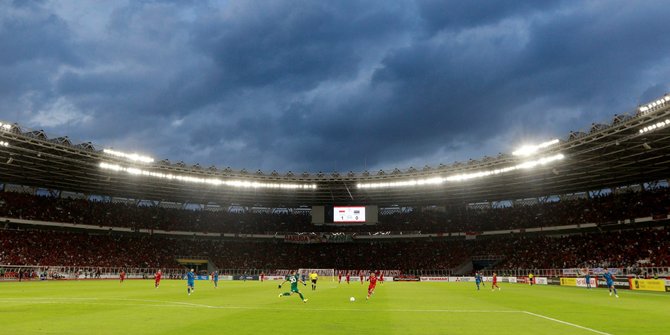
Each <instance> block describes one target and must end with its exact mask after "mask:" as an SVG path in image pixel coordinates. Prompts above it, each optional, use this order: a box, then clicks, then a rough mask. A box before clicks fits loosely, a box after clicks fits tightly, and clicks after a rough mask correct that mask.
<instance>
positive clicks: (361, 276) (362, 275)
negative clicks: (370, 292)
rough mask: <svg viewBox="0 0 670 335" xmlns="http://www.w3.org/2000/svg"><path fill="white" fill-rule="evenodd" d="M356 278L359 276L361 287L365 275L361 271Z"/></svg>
mask: <svg viewBox="0 0 670 335" xmlns="http://www.w3.org/2000/svg"><path fill="white" fill-rule="evenodd" d="M358 276H359V277H360V279H361V285H363V282H364V281H365V275H364V274H363V271H361V272H359V273H358Z"/></svg>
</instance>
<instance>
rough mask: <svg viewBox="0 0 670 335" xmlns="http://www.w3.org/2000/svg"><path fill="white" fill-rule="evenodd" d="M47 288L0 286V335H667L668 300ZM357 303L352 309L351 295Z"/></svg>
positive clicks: (545, 292)
mask: <svg viewBox="0 0 670 335" xmlns="http://www.w3.org/2000/svg"><path fill="white" fill-rule="evenodd" d="M195 285H196V291H195V292H194V293H193V294H192V295H191V296H188V295H187V294H186V283H185V281H178V280H163V282H162V283H161V286H160V288H158V289H154V287H153V281H152V280H128V281H126V282H125V283H123V284H120V283H119V282H118V281H115V280H107V281H49V282H28V283H26V282H23V283H16V282H12V283H9V282H7V283H0V329H2V333H3V334H187V333H188V334H200V333H201V334H266V333H285V332H291V333H296V332H297V333H310V334H364V333H373V332H374V333H378V334H403V335H407V334H468V335H472V334H475V333H476V334H494V333H495V334H534V335H537V334H667V332H668V331H669V330H670V318H669V317H668V315H670V294H666V293H651V292H637V291H635V292H633V291H625V290H620V291H619V296H620V298H619V299H616V298H614V297H610V296H609V295H608V294H607V291H606V290H605V289H594V290H586V289H581V288H568V287H558V286H533V287H530V286H527V285H522V284H502V285H501V286H502V290H501V291H495V292H491V291H490V289H489V288H488V286H487V287H486V288H483V289H482V290H481V291H477V290H476V289H475V286H474V284H472V283H399V282H396V283H393V282H387V283H385V284H384V285H378V286H377V291H376V293H375V294H374V296H373V297H372V299H371V300H370V301H366V300H365V295H366V293H367V291H366V289H367V284H366V285H361V284H360V283H351V284H349V285H347V284H337V283H336V282H333V281H330V280H323V279H322V280H320V281H319V285H318V289H317V291H311V289H310V286H309V285H308V286H307V287H304V286H302V285H300V289H301V291H303V292H304V294H305V296H306V297H307V298H308V299H309V301H308V302H307V303H303V302H302V301H300V299H299V298H298V297H297V296H290V297H281V298H279V297H278V295H279V293H280V292H283V291H286V290H287V288H288V287H289V285H288V283H286V284H285V286H284V288H283V289H281V290H279V289H278V288H277V282H272V281H270V282H264V283H260V282H252V281H247V282H242V281H222V282H220V285H219V288H218V289H215V288H214V287H213V285H212V283H211V282H207V281H197V282H196V284H195ZM352 296H353V297H355V298H356V301H355V302H350V301H349V297H352Z"/></svg>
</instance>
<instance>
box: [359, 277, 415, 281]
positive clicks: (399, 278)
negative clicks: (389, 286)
mask: <svg viewBox="0 0 670 335" xmlns="http://www.w3.org/2000/svg"><path fill="white" fill-rule="evenodd" d="M352 279H353V278H352ZM420 280H421V279H420V278H419V277H414V276H401V277H393V281H420Z"/></svg>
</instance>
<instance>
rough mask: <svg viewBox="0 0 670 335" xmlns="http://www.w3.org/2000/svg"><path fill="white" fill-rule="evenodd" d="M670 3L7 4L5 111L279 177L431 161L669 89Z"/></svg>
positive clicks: (80, 134)
mask: <svg viewBox="0 0 670 335" xmlns="http://www.w3.org/2000/svg"><path fill="white" fill-rule="evenodd" d="M669 18H670V6H667V2H663V1H630V0H625V1H544V0H543V1H537V0H532V1H521V0H513V1H499V2H495V1H489V0H485V1H473V0H468V1H463V0H458V1H445V0H429V1H409V0H407V1H404V0H393V1H389V0H381V1H372V0H362V1H349V0H346V1H345V0H338V1H320V0H318V1H317V0H315V1H280V0H278V1H273V0H261V1H251V0H243V1H200V0H194V1H183V0H180V1H127V2H126V1H117V0H115V1H106V0H99V1H83V0H77V1H33V2H31V1H22V0H17V1H8V0H0V120H3V121H9V122H17V123H19V124H20V125H21V126H24V127H28V128H31V129H44V130H45V132H46V133H47V134H48V135H50V136H51V137H57V136H65V135H67V136H69V137H70V138H72V139H73V140H74V141H75V142H82V141H91V142H93V143H94V144H95V145H96V147H98V148H115V149H117V150H121V151H126V152H140V153H145V154H148V155H151V156H152V157H154V158H157V159H164V158H167V159H169V160H170V161H172V162H177V161H180V160H183V161H185V162H186V163H187V164H195V163H200V164H201V165H204V166H209V165H215V166H217V167H219V168H225V167H227V166H230V167H232V168H233V169H236V170H239V169H242V168H246V169H248V170H250V171H255V170H256V169H261V170H263V171H266V172H269V171H272V170H277V171H279V172H286V171H289V170H291V171H293V172H296V173H298V172H302V171H310V172H317V171H323V172H332V171H340V172H346V171H349V170H353V171H357V172H360V171H363V170H365V169H366V168H367V169H369V170H371V171H376V170H378V169H380V168H382V169H393V168H396V167H398V168H401V169H406V168H408V167H410V166H414V167H417V168H419V167H423V166H424V165H426V164H428V165H431V166H436V165H438V164H440V163H444V164H449V163H453V162H455V161H465V160H467V159H468V158H475V159H478V158H482V157H483V156H485V155H490V156H495V155H497V154H498V153H499V152H507V153H509V152H511V151H513V150H514V148H515V147H517V146H519V145H520V144H524V143H526V142H542V141H545V140H550V139H552V138H566V137H567V135H568V133H569V131H571V130H583V129H588V128H589V126H590V125H591V123H592V122H602V123H609V122H610V121H611V119H612V117H613V116H614V114H617V113H618V114H621V113H625V112H632V111H633V110H634V108H635V107H636V106H637V105H638V104H640V103H644V102H647V101H649V100H652V99H654V98H656V97H659V96H662V95H663V94H665V93H667V92H668V91H670V23H668V22H669V20H670V19H669Z"/></svg>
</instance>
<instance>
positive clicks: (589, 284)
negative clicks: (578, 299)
mask: <svg viewBox="0 0 670 335" xmlns="http://www.w3.org/2000/svg"><path fill="white" fill-rule="evenodd" d="M584 281H586V288H587V289H590V288H591V274H590V273H589V272H588V270H586V275H585V276H584Z"/></svg>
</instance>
